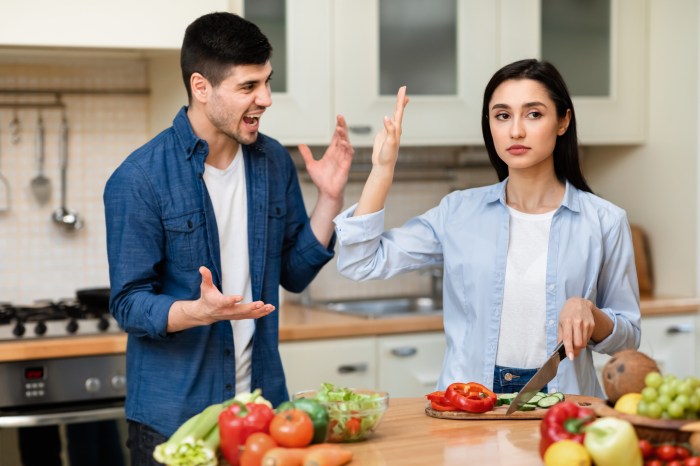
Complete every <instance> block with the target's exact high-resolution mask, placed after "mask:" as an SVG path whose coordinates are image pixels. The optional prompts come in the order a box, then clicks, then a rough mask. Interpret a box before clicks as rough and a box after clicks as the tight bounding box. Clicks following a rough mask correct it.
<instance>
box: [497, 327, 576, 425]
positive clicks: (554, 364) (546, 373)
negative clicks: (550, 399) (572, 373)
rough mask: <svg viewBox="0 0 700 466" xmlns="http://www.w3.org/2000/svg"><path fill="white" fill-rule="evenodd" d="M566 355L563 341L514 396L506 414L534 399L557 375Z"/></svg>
mask: <svg viewBox="0 0 700 466" xmlns="http://www.w3.org/2000/svg"><path fill="white" fill-rule="evenodd" d="M565 357H566V350H565V349H564V342H563V341H561V342H560V343H559V344H558V345H557V347H556V348H554V352H553V353H552V354H551V355H550V356H549V358H547V361H545V363H544V364H542V367H540V370H538V371H537V372H535V375H533V376H532V378H531V379H530V380H529V381H528V383H526V384H525V386H524V387H523V388H522V390H520V393H518V396H516V397H515V398H513V401H511V402H510V406H509V407H508V411H506V415H508V414H513V413H514V412H516V411H517V410H519V409H520V408H521V407H522V406H523V405H524V404H525V403H527V402H528V401H530V399H532V397H533V396H535V395H536V394H537V392H539V391H540V390H541V389H542V387H544V386H545V385H547V383H549V381H550V380H552V379H553V378H554V376H555V375H557V368H558V367H559V362H560V361H561V360H562V359H564V358H565Z"/></svg>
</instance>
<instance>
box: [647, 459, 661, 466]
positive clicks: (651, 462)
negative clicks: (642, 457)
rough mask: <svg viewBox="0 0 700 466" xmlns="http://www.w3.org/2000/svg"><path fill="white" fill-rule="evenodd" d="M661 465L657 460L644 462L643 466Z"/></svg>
mask: <svg viewBox="0 0 700 466" xmlns="http://www.w3.org/2000/svg"><path fill="white" fill-rule="evenodd" d="M663 464H664V462H663V461H661V460H660V459H657V458H653V459H648V460H646V461H645V462H644V466H663Z"/></svg>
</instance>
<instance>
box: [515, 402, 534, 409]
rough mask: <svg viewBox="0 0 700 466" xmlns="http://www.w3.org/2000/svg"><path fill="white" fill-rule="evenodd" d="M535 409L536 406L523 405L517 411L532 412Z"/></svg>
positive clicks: (531, 404) (530, 404)
mask: <svg viewBox="0 0 700 466" xmlns="http://www.w3.org/2000/svg"><path fill="white" fill-rule="evenodd" d="M535 409H537V405H536V404H533V403H525V404H523V405H522V406H521V407H520V409H519V410H518V411H534V410H535Z"/></svg>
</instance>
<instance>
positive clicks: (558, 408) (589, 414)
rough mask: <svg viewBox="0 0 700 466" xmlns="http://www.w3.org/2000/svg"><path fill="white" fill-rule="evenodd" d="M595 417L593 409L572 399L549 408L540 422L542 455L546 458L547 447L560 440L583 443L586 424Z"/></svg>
mask: <svg viewBox="0 0 700 466" xmlns="http://www.w3.org/2000/svg"><path fill="white" fill-rule="evenodd" d="M595 417H596V416H595V413H594V412H593V410H592V409H590V408H585V407H582V406H579V405H577V404H575V403H572V402H570V401H562V402H561V403H559V404H556V405H554V406H552V407H551V408H549V409H548V410H547V412H546V413H545V415H544V417H543V418H542V421H541V422H540V457H542V458H544V453H545V451H546V450H547V448H548V447H549V446H550V445H551V444H553V443H555V442H558V441H559V440H573V441H575V442H578V443H581V444H583V441H584V437H585V435H586V433H585V431H584V426H586V425H588V424H590V423H591V422H593V420H594V419H595ZM620 464H622V463H620Z"/></svg>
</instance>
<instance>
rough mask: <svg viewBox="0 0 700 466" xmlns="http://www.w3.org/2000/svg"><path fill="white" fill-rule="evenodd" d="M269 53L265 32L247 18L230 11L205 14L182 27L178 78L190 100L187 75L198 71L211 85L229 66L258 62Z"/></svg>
mask: <svg viewBox="0 0 700 466" xmlns="http://www.w3.org/2000/svg"><path fill="white" fill-rule="evenodd" d="M271 55H272V45H270V42H269V41H268V40H267V37H265V34H263V33H262V31H260V29H259V28H258V27H257V26H256V25H255V24H253V23H251V22H250V21H247V20H245V19H243V18H241V17H240V16H238V15H235V14H233V13H224V12H217V13H209V14H206V15H204V16H201V17H199V18H197V19H196V20H194V22H193V23H192V24H190V25H189V26H187V29H186V30H185V38H184V40H183V41H182V50H181V51H180V68H181V69H182V79H183V80H184V82H185V88H186V89H187V98H188V100H190V101H191V99H192V90H191V89H190V77H191V76H192V74H193V73H200V74H201V75H202V76H204V77H205V78H206V79H207V80H208V81H209V82H210V83H211V85H212V86H218V85H219V84H221V82H222V81H223V80H224V79H226V78H227V76H228V73H229V72H230V71H231V69H230V68H231V66H235V65H262V64H265V63H266V62H267V61H268V60H269V59H270V56H271Z"/></svg>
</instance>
